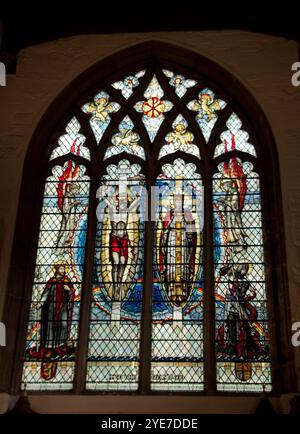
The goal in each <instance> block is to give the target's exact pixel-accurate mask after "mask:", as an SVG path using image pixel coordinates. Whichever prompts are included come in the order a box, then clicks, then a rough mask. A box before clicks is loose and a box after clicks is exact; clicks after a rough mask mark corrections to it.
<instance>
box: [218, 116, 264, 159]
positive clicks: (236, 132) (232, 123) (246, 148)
mask: <svg viewBox="0 0 300 434" xmlns="http://www.w3.org/2000/svg"><path fill="white" fill-rule="evenodd" d="M226 126H227V128H228V130H226V131H224V132H223V133H222V134H221V136H220V139H221V143H220V144H219V145H218V146H216V148H215V153H214V157H219V155H222V154H224V153H226V152H230V151H235V150H238V151H242V152H246V153H247V154H250V155H253V156H254V157H256V151H255V148H254V146H253V145H252V144H251V143H249V142H248V139H249V134H248V133H247V132H246V131H243V130H242V129H241V127H242V122H241V120H240V119H239V117H238V116H237V115H236V114H235V113H232V115H231V116H230V117H229V118H228V121H227V122H226Z"/></svg>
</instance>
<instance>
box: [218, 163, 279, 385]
mask: <svg viewBox="0 0 300 434" xmlns="http://www.w3.org/2000/svg"><path fill="white" fill-rule="evenodd" d="M218 169H219V171H218V173H217V174H216V175H215V176H214V180H213V192H214V197H213V201H214V260H215V300H216V353H217V389H218V390H222V391H237V392H251V391H252V392H253V391H256V392H261V391H263V390H266V391H270V390H271V367H270V350H269V330H268V309H267V299H266V290H265V286H266V285H265V265H264V264H265V261H264V251H263V234H262V218H261V198H260V182H259V176H258V175H257V173H255V171H254V170H253V166H252V164H251V163H248V162H243V161H242V160H241V159H239V158H237V157H233V158H232V159H230V160H229V162H224V163H222V164H220V165H219V167H218Z"/></svg>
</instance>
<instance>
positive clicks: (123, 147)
mask: <svg viewBox="0 0 300 434" xmlns="http://www.w3.org/2000/svg"><path fill="white" fill-rule="evenodd" d="M133 129H134V124H133V123H132V121H131V119H130V118H129V117H128V116H126V117H125V118H124V119H123V121H122V122H121V123H120V125H119V132H118V133H116V134H114V135H113V137H112V140H111V141H112V146H109V147H108V148H107V150H106V152H105V155H104V160H105V159H106V158H110V157H112V156H113V155H117V154H121V153H122V152H126V153H127V154H132V155H137V156H138V157H140V158H142V159H143V160H145V151H144V149H143V147H142V146H141V144H140V143H141V140H140V136H139V135H138V133H137V132H135V131H133Z"/></svg>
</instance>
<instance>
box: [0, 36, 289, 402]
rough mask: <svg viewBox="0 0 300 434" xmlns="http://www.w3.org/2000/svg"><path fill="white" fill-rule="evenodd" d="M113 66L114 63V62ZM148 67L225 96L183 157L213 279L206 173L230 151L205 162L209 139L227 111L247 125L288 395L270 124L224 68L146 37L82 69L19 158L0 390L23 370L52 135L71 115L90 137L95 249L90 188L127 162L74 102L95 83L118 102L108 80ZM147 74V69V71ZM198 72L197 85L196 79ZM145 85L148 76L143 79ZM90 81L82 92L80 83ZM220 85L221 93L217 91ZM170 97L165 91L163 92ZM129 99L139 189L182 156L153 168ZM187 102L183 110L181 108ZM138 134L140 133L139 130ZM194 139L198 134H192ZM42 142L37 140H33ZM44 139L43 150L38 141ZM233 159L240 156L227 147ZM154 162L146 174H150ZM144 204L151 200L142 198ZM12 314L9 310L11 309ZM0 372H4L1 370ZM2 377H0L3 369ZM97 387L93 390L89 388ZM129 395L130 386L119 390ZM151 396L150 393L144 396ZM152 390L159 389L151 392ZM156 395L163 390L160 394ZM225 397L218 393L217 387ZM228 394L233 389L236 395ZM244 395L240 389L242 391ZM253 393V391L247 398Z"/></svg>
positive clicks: (144, 346) (82, 351)
mask: <svg viewBox="0 0 300 434" xmlns="http://www.w3.org/2000/svg"><path fill="white" fill-rule="evenodd" d="M120 65H122V66H121V67H119V66H120ZM153 65H157V66H158V65H159V66H162V67H164V68H166V69H170V70H176V72H177V71H179V72H182V73H183V74H184V75H185V76H189V77H190V78H195V79H196V80H197V81H198V84H197V88H199V90H200V89H201V88H203V87H211V88H212V89H213V90H214V91H215V92H216V93H217V94H218V97H219V98H222V99H224V100H226V102H227V106H226V107H225V109H224V110H222V111H221V112H220V114H219V117H218V120H217V122H216V125H215V127H214V129H213V131H212V134H211V137H210V140H209V143H208V146H207V158H205V152H206V151H205V146H206V145H205V143H204V141H202V143H201V140H200V152H201V161H200V162H199V161H198V160H197V159H195V158H194V157H192V156H189V157H187V156H186V154H184V159H185V160H186V161H195V160H197V161H196V164H197V167H198V169H199V172H200V173H202V174H203V182H204V185H205V199H204V201H205V228H204V246H205V248H204V251H205V253H204V272H205V273H206V275H207V276H208V275H210V276H213V248H212V246H211V247H210V244H211V243H210V240H209V232H210V231H212V225H213V221H212V190H211V189H212V187H211V178H212V175H213V173H214V172H215V170H216V167H217V165H218V163H220V162H221V161H226V160H227V161H228V160H229V158H231V157H232V156H233V153H230V155H225V156H223V155H221V156H220V157H218V158H216V159H215V160H213V149H214V147H215V145H216V144H217V143H218V139H219V136H220V133H221V132H222V129H225V119H227V117H228V116H229V115H230V113H232V111H235V112H236V113H238V115H239V117H240V118H241V119H242V121H243V130H245V131H247V132H248V133H249V135H250V137H251V141H252V143H254V144H255V148H256V151H257V159H255V158H252V157H251V156H249V155H248V154H246V157H247V160H248V161H251V162H253V164H254V168H255V171H256V172H257V173H258V174H259V175H260V178H261V196H262V219H263V233H264V243H265V246H264V253H265V261H266V264H267V265H266V270H265V271H266V283H267V285H266V286H267V298H268V307H269V322H270V329H271V343H272V344H271V346H272V350H271V359H272V372H273V375H272V377H273V391H272V393H274V394H278V393H283V392H291V391H293V389H294V387H295V386H294V384H295V383H294V375H295V373H294V364H293V354H292V351H291V348H290V345H289V341H290V335H289V325H290V314H289V302H288V287H287V272H286V260H285V243H284V226H283V214H282V202H281V188H280V177H279V164H278V155H277V151H276V146H275V141H274V138H273V135H272V132H271V129H270V127H269V124H268V121H267V119H266V117H265V115H264V114H263V112H262V110H261V109H260V107H259V106H258V104H257V103H256V101H255V100H254V99H253V97H252V96H251V94H250V93H249V92H248V91H247V90H246V89H245V88H244V86H242V85H241V84H240V83H239V82H238V81H237V80H236V79H235V78H234V77H233V76H232V75H231V74H229V73H228V72H227V71H225V70H224V69H222V68H221V67H220V66H218V65H216V64H215V63H214V62H212V61H210V60H208V59H206V58H204V57H202V56H200V55H198V54H196V53H193V52H191V51H187V50H184V49H182V48H178V47H175V46H172V45H169V44H165V43H160V42H148V43H143V44H140V45H137V46H135V47H132V48H129V49H126V50H123V51H122V52H120V53H117V54H115V55H113V56H110V57H109V58H106V59H104V60H102V61H100V62H99V63H98V64H96V65H95V66H93V67H91V68H90V69H89V70H87V71H86V72H84V73H83V74H81V75H80V76H79V77H78V78H77V79H75V80H74V81H73V82H71V83H70V85H69V86H68V87H67V88H66V89H65V90H64V91H63V92H62V93H61V94H60V95H59V96H58V97H57V98H56V100H55V101H54V102H53V103H52V104H51V107H50V108H49V109H48V110H47V112H46V114H45V115H44V116H43V117H42V119H41V120H40V122H39V125H38V127H37V128H36V131H35V133H34V135H33V137H32V140H31V143H30V145H29V149H28V152H27V156H26V159H25V163H24V171H23V181H22V185H21V192H20V203H19V209H18V216H17V221H16V231H15V238H14V245H13V252H12V261H11V268H10V273H9V279H8V295H7V299H6V305H5V311H4V322H5V324H6V325H7V342H8V345H7V347H6V349H5V355H4V357H3V360H2V362H1V364H2V369H1V373H2V374H1V377H2V378H1V390H3V391H6V392H10V393H16V392H17V391H18V390H19V387H20V386H19V385H20V380H21V372H22V354H23V349H24V342H25V334H26V327H27V319H28V309H29V303H30V296H31V290H32V281H33V273H34V264H35V255H36V245H37V239H38V233H39V221H40V210H41V203H42V198H43V189H44V182H45V179H46V177H47V176H48V175H49V174H50V172H51V170H50V168H51V166H53V165H54V164H58V163H59V162H60V161H61V162H62V161H65V160H66V157H65V156H64V157H60V158H58V159H56V160H55V161H54V160H53V162H50V163H49V158H50V155H51V152H52V150H53V148H54V147H55V144H56V143H57V139H58V137H59V136H61V135H62V134H64V132H65V126H66V124H67V123H68V121H69V120H70V119H71V117H72V116H74V115H75V116H76V117H77V119H78V120H79V122H80V124H81V128H82V130H83V131H84V135H85V136H86V143H89V145H90V150H91V161H92V164H90V165H86V161H84V163H83V164H84V165H85V166H87V174H88V175H89V176H90V177H91V189H90V198H91V199H90V207H89V219H88V229H87V244H86V252H93V251H94V242H95V240H94V237H93V234H94V233H95V225H96V206H97V201H96V197H95V193H96V190H97V188H98V180H99V179H100V177H101V175H102V174H103V173H105V169H106V167H107V165H108V164H111V163H114V162H117V161H119V160H120V159H121V158H122V157H126V159H128V160H129V161H135V160H136V158H135V157H134V156H130V155H128V154H124V155H122V154H121V155H116V156H113V157H112V158H110V159H109V160H104V161H102V159H103V155H104V149H103V148H102V147H101V146H97V144H96V142H95V138H94V136H93V133H92V130H91V128H90V126H89V119H88V117H87V116H86V115H85V114H84V113H83V112H82V111H81V106H82V105H83V104H84V103H85V102H88V101H91V100H92V99H93V96H94V95H95V94H96V92H97V91H98V90H99V89H100V87H101V89H103V90H108V89H109V94H110V96H111V99H112V100H114V101H120V100H121V99H122V98H121V97H120V93H119V92H118V91H117V90H115V89H113V88H112V87H111V86H110V84H111V83H112V82H114V81H117V80H119V79H120V77H123V76H126V74H127V73H130V72H131V71H138V70H140V69H147V70H148V72H147V74H146V75H145V76H144V77H143V79H142V80H141V82H142V83H145V82H146V81H147V79H148V78H149V76H148V75H149V74H150V72H149V70H150V69H151V68H152V66H153ZM152 71H153V70H152ZM199 77H204V82H203V83H201V81H199ZM148 81H149V80H148ZM160 81H161V82H163V83H164V84H165V86H164V90H165V97H166V99H168V98H167V97H168V93H167V89H168V87H167V81H168V80H167V78H166V77H164V76H163V74H161V76H160ZM87 83H88V85H89V87H88V89H87V85H86V84H87ZM143 91H144V87H143V85H141V86H140V87H139V88H138V89H137V90H136V91H135V93H134V99H136V98H137V97H138V96H140V99H143ZM224 91H226V93H224ZM172 99H173V100H174V97H173V98H172ZM130 101H131V98H129V99H128V100H127V101H125V99H122V111H123V110H124V111H123V113H124V112H126V113H127V114H129V115H130V117H132V120H133V121H134V123H135V124H136V125H141V128H140V129H139V133H140V135H141V139H142V141H143V144H144V147H145V152H146V158H147V160H146V162H144V163H143V162H142V161H141V160H139V164H140V165H141V166H142V170H144V172H145V173H146V175H147V187H148V188H149V187H150V186H151V185H154V183H155V179H156V176H157V175H158V174H159V173H160V167H161V164H162V163H165V162H169V161H173V160H174V159H175V158H176V157H179V156H182V153H181V152H176V153H175V154H171V155H168V156H166V157H164V158H163V159H162V160H161V164H160V166H157V165H154V164H153V163H154V162H155V161H156V159H157V156H158V149H155V148H154V152H152V153H150V152H149V149H150V146H149V145H150V143H149V138H148V136H147V134H146V131H145V129H144V127H143V125H142V122H141V119H140V117H139V116H138V114H137V113H136V112H135V111H134V109H133V107H132V105H131V104H130ZM176 104H178V105H176V106H175V107H174V112H173V113H172V119H175V117H176V116H175V114H174V113H175V111H176V112H177V111H178V113H179V112H182V105H183V102H182V100H180V98H178V101H177V103H176ZM186 111H187V110H186V108H185V109H184V112H186ZM121 118H122V115H121V113H117V114H116V115H115V116H114V117H113V118H112V121H111V124H110V127H109V129H108V130H107V131H106V132H105V134H104V137H103V138H102V143H103V142H105V135H106V134H109V131H112V129H113V128H114V127H117V126H118V124H119V122H120V121H121ZM192 119H193V116H191V115H190V116H189V125H190V126H191V127H192V128H191V130H192V132H193V133H194V134H195V132H196V130H197V131H199V129H198V126H197V125H196V122H195V121H194V125H193V121H192ZM171 123H172V120H171V119H168V118H167V119H166V121H165V123H164V125H163V127H162V128H161V129H160V130H159V132H158V135H157V138H156V140H155V142H156V143H159V141H160V139H163V137H164V135H165V133H166V131H167V130H169V129H170V127H171ZM142 132H144V134H143V133H142ZM197 137H199V135H197ZM41 144H45V146H41ZM47 145H48V146H47ZM235 154H236V156H239V155H240V156H242V157H243V156H245V155H243V153H241V152H239V151H235ZM72 159H73V160H75V161H76V160H78V162H80V163H82V162H83V160H82V159H81V158H80V157H76V156H73V155H72ZM149 168H153V170H151V171H150V170H149ZM150 205H151V204H150ZM145 240H146V246H145V249H146V251H150V246H152V243H153V223H152V222H150V221H149V222H148V223H147V225H146V234H145ZM151 257H152V255H148V258H147V260H146V262H145V270H144V274H145V276H150V277H148V279H149V280H148V281H147V280H146V281H145V294H144V300H143V317H144V318H143V324H142V337H141V360H143V362H144V363H142V364H141V372H140V373H141V376H140V378H141V384H140V389H139V391H138V392H134V393H141V394H148V393H150V369H149V366H150V345H149V342H150V339H151V286H152V267H153V264H152V260H151ZM92 266H93V255H88V254H86V256H85V276H84V284H83V297H82V304H81V321H80V328H79V342H78V354H77V369H76V375H75V382H74V390H73V391H72V393H75V394H78V393H82V392H84V383H85V367H84V366H85V363H86V350H87V334H88V321H89V316H88V312H89V308H90V306H89V304H90V301H89V296H88V291H90V290H91V286H92V285H91V276H92V272H91V270H92ZM213 287H214V283H213V277H212V278H211V279H209V280H208V282H207V286H206V297H205V299H204V310H205V312H206V315H205V320H204V332H205V341H206V344H205V358H206V363H205V378H206V387H205V391H204V392H203V393H204V394H208V395H215V394H220V395H222V394H224V393H222V392H216V381H215V380H216V379H215V369H212V368H211V366H215V354H214V345H213V343H214V335H215V330H214V327H215V323H214V291H213ZM12 312H13V313H14V314H13V315H12V314H11V313H12ZM7 372H9V373H10V375H7ZM4 373H6V374H4ZM97 393H101V392H97ZM125 393H131V392H125ZM151 393H154V392H151ZM155 393H156V394H157V393H160V392H155ZM162 393H163V392H162ZM225 395H226V393H225ZM235 395H236V394H235ZM243 395H247V394H243ZM251 395H252V394H251Z"/></svg>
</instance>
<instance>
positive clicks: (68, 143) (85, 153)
mask: <svg viewBox="0 0 300 434" xmlns="http://www.w3.org/2000/svg"><path fill="white" fill-rule="evenodd" d="M80 128H81V127H80V123H79V122H78V120H77V119H76V117H75V116H74V117H73V118H72V119H71V121H70V122H69V123H68V125H67V126H66V134H63V135H62V136H61V137H60V138H59V139H58V146H57V147H55V148H54V150H53V152H52V154H51V157H50V160H53V159H54V158H57V157H60V156H62V155H67V154H68V153H71V154H74V155H78V156H81V157H83V158H86V159H87V160H90V151H89V149H88V148H87V147H86V146H85V145H84V142H85V137H84V135H83V134H80V132H79V131H80Z"/></svg>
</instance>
